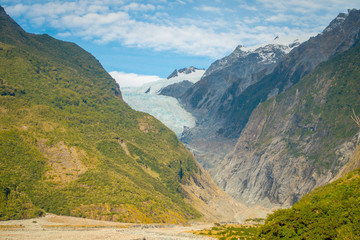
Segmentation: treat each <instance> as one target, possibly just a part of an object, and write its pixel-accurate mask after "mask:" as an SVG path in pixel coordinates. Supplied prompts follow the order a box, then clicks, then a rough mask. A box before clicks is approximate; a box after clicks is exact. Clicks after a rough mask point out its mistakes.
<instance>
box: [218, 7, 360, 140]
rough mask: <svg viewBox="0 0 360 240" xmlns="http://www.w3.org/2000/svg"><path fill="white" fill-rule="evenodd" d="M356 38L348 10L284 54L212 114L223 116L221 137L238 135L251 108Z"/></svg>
mask: <svg viewBox="0 0 360 240" xmlns="http://www.w3.org/2000/svg"><path fill="white" fill-rule="evenodd" d="M359 38H360V11H358V10H349V12H348V14H343V13H341V14H339V16H338V17H336V18H335V19H334V20H333V21H332V22H331V23H330V24H329V26H328V27H327V28H326V29H325V30H324V31H323V32H322V33H321V34H319V35H317V36H316V37H312V38H310V39H309V40H308V41H306V42H304V43H303V44H301V45H300V46H298V47H297V48H295V49H293V50H292V51H291V52H290V53H289V54H288V55H286V57H285V58H284V59H283V61H281V62H280V63H279V64H278V65H277V66H276V68H275V69H274V70H273V71H272V73H271V74H268V75H266V76H265V77H263V78H262V79H261V80H260V81H258V82H256V83H255V84H253V85H251V86H249V87H248V88H247V89H245V90H244V91H243V92H241V93H240V94H235V96H233V97H232V98H231V100H230V101H229V103H228V104H227V105H228V107H223V108H221V109H219V111H218V112H217V113H216V114H217V115H218V116H226V120H225V123H224V128H223V129H222V130H221V132H223V134H224V135H225V136H228V135H230V136H236V135H238V134H240V133H241V131H242V129H243V128H244V127H245V125H246V123H247V122H248V119H249V117H250V115H251V113H252V111H253V109H255V108H256V107H257V105H258V104H259V103H260V102H263V101H265V100H266V99H267V98H269V97H272V96H274V95H276V94H278V93H281V92H283V91H285V90H286V89H288V88H289V87H290V86H292V85H293V84H295V83H296V82H298V81H299V80H300V79H301V78H302V77H304V76H305V75H306V74H308V73H309V72H311V71H312V70H313V69H314V68H315V67H316V66H317V65H318V64H319V63H321V62H324V61H326V60H328V59H329V58H330V57H331V56H333V55H335V54H337V53H341V52H343V51H346V50H347V49H349V48H350V47H352V46H353V45H354V43H356V42H357V41H358V40H359ZM230 93H234V91H230Z"/></svg>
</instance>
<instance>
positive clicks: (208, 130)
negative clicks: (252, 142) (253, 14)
mask: <svg viewBox="0 0 360 240" xmlns="http://www.w3.org/2000/svg"><path fill="white" fill-rule="evenodd" d="M358 15H359V14H358V11H357V10H349V12H348V13H347V14H340V15H339V16H338V17H337V18H336V19H335V20H334V21H333V22H332V23H331V24H329V26H328V27H327V28H326V29H327V30H326V31H323V32H322V33H321V34H319V35H318V36H316V37H311V38H310V39H309V40H308V41H306V42H304V43H302V44H300V45H296V44H295V45H296V46H295V47H294V48H293V49H292V50H291V51H290V52H289V53H287V52H284V51H280V50H279V51H278V53H280V55H276V56H278V63H271V62H272V61H268V62H265V63H268V64H263V62H262V61H261V60H262V58H261V56H260V55H259V54H256V53H254V54H244V52H243V51H242V50H241V49H242V48H241V47H238V48H237V50H236V51H235V53H233V54H230V57H225V58H224V59H223V60H219V61H216V62H215V63H214V67H210V68H209V69H210V70H207V72H206V73H205V74H204V77H203V78H202V79H201V80H200V81H199V82H197V83H196V84H194V85H193V86H192V87H191V88H190V89H189V90H188V91H187V92H186V93H185V94H184V95H183V96H181V97H180V102H181V103H182V104H183V105H184V106H185V108H186V109H187V110H188V111H189V112H191V113H192V114H193V115H194V116H195V117H197V125H196V127H194V128H192V129H189V130H188V131H186V132H185V133H184V135H183V138H182V139H181V140H182V141H183V142H184V143H185V144H186V145H187V147H188V148H189V149H191V150H192V151H193V152H194V154H195V155H196V157H197V159H199V161H200V162H201V163H202V164H203V165H204V166H205V167H206V168H209V169H210V171H211V168H212V166H215V165H216V164H217V162H220V161H221V160H222V159H223V157H224V156H225V155H226V154H227V153H229V152H230V151H231V149H232V147H233V146H234V143H235V142H236V139H237V138H238V137H239V136H240V133H241V131H242V129H243V128H244V127H245V125H246V123H247V122H248V120H249V117H250V115H251V113H252V111H253V110H254V109H255V108H256V106H257V105H258V104H259V103H260V102H263V101H265V100H266V99H268V98H271V97H273V96H276V95H277V94H279V93H281V92H283V91H285V90H286V89H288V88H289V87H290V86H292V85H293V84H294V83H296V82H298V81H299V80H300V79H301V78H302V77H304V76H305V75H306V74H308V73H309V72H310V71H311V70H312V69H314V68H315V67H316V66H317V65H318V64H319V63H321V62H324V61H326V60H327V59H329V57H331V56H333V55H334V54H336V53H341V52H343V51H345V50H347V49H349V48H350V47H351V46H352V45H353V44H354V43H355V42H356V41H357V39H358V38H359V36H358V35H359V19H358ZM289 46H290V45H289ZM287 49H288V50H289V47H288V48H287ZM275 52H276V51H275ZM242 55H246V57H245V58H242V57H240V58H239V59H237V58H236V56H242ZM236 59H237V60H236ZM220 63H229V64H230V65H226V64H220ZM221 66H224V68H222V67H221ZM215 69H219V71H217V70H216V71H215ZM209 73H210V74H209ZM204 138H205V139H209V141H208V142H204V141H202V139H204ZM219 145H221V147H218V146H219ZM213 149H216V150H214V151H212V150H213Z"/></svg>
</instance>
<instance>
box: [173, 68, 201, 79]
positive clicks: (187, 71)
mask: <svg viewBox="0 0 360 240" xmlns="http://www.w3.org/2000/svg"><path fill="white" fill-rule="evenodd" d="M196 70H203V69H199V68H196V67H193V66H190V67H186V68H181V69H179V70H177V69H175V70H174V71H173V72H172V73H171V74H170V75H169V76H168V77H167V79H170V78H173V77H177V76H179V73H183V74H190V73H193V72H195V71H196Z"/></svg>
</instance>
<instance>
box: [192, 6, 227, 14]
mask: <svg viewBox="0 0 360 240" xmlns="http://www.w3.org/2000/svg"><path fill="white" fill-rule="evenodd" d="M195 9H196V10H200V11H204V12H216V13H219V12H221V11H222V10H221V8H216V7H211V6H206V5H202V6H200V7H196V8H195Z"/></svg>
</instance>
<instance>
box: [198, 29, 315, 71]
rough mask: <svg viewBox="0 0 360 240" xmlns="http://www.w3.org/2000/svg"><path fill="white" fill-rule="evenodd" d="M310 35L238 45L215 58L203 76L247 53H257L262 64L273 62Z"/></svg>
mask: <svg viewBox="0 0 360 240" xmlns="http://www.w3.org/2000/svg"><path fill="white" fill-rule="evenodd" d="M309 38H310V35H307V36H296V37H291V36H287V37H279V36H277V37H275V38H274V39H273V40H272V41H271V42H267V43H264V44H260V45H256V46H251V47H245V46H243V45H238V46H237V47H236V49H235V50H234V51H233V52H232V53H231V54H230V55H228V56H226V57H224V58H222V59H219V60H217V61H216V62H214V63H213V64H211V66H210V67H209V68H208V69H207V71H206V73H205V74H204V77H206V76H208V75H210V74H212V73H213V72H217V71H219V70H220V69H223V68H225V67H227V66H230V65H231V64H233V63H234V62H236V61H238V60H239V59H240V58H246V57H247V56H249V55H252V54H257V55H258V58H257V59H258V60H257V61H258V62H260V63H262V64H273V63H275V62H276V61H277V60H278V57H279V56H280V55H286V54H287V53H289V52H290V51H291V50H292V49H293V48H295V47H297V46H299V45H300V44H301V43H303V42H305V41H307V40H308V39H309Z"/></svg>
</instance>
